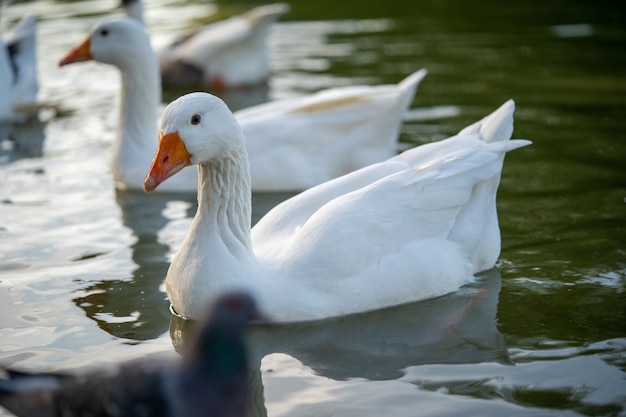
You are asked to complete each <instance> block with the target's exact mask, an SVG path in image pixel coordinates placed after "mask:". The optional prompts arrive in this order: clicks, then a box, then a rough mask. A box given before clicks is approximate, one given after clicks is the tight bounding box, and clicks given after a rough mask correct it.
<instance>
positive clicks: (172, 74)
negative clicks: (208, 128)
mask: <svg viewBox="0 0 626 417" xmlns="http://www.w3.org/2000/svg"><path fill="white" fill-rule="evenodd" d="M122 5H123V7H124V9H125V10H126V14H127V15H128V16H129V17H131V18H134V19H136V20H138V21H139V22H141V23H143V4H142V3H141V0H122ZM288 11H289V5H288V4H285V3H275V4H268V5H264V6H259V7H255V8H254V9H251V10H249V11H247V12H245V13H243V14H241V15H238V16H233V17H231V18H229V19H227V20H222V21H219V22H216V23H212V24H209V25H206V26H204V27H202V28H201V29H200V30H198V31H196V32H192V33H189V34H187V35H185V36H183V37H180V38H178V39H176V40H175V41H174V42H173V43H172V44H171V45H168V46H167V47H166V48H164V49H162V50H161V51H160V52H159V61H160V68H161V76H162V77H163V84H164V85H193V86H208V87H211V88H214V89H226V88H232V87H244V86H253V85H258V84H261V83H264V82H265V81H266V80H267V78H268V77H269V75H270V65H269V55H268V49H267V36H268V33H269V28H270V25H271V24H272V23H274V22H275V21H276V20H277V19H278V18H280V16H282V15H283V14H285V13H287V12H288Z"/></svg>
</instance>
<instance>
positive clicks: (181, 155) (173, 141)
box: [143, 132, 191, 193]
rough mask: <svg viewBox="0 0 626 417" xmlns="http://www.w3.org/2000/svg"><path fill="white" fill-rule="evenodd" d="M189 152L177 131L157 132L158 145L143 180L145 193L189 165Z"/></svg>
mask: <svg viewBox="0 0 626 417" xmlns="http://www.w3.org/2000/svg"><path fill="white" fill-rule="evenodd" d="M190 159H191V154H190V153H189V152H187V148H186V147H185V144H184V143H183V140H182V139H181V138H180V136H179V135H178V132H172V133H168V134H167V135H164V134H163V132H159V147H158V148H157V151H156V154H155V155H154V159H153V160H152V165H150V170H149V171H148V174H147V175H146V179H145V180H143V189H144V190H145V191H146V192H147V193H151V192H152V191H154V190H155V189H156V188H157V187H158V186H159V184H161V183H162V182H163V181H165V180H166V179H168V178H169V177H171V176H172V175H174V174H176V173H177V172H178V171H180V170H181V169H183V168H185V167H186V166H188V165H191V161H190Z"/></svg>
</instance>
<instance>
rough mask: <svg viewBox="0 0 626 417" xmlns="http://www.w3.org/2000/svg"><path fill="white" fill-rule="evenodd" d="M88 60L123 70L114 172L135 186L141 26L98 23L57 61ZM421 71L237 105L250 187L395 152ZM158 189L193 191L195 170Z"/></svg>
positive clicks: (149, 129) (152, 116)
mask: <svg viewBox="0 0 626 417" xmlns="http://www.w3.org/2000/svg"><path fill="white" fill-rule="evenodd" d="M103 31H104V32H103ZM103 33H106V35H103ZM91 59H93V60H96V61H99V62H103V63H107V64H111V65H114V66H116V67H117V68H118V69H119V70H120V72H121V76H122V107H121V110H120V126H119V128H118V132H117V136H116V138H115V142H114V146H113V174H114V177H115V180H116V184H117V187H118V188H120V189H141V188H142V186H143V184H142V181H143V177H144V176H145V172H146V170H147V169H148V167H149V165H150V162H151V156H152V154H153V152H154V150H155V148H156V146H157V111H158V107H159V105H160V102H161V87H160V81H159V70H158V64H157V58H156V56H155V54H154V52H153V50H152V47H151V46H150V40H149V38H148V35H147V33H146V32H145V30H144V28H143V26H141V25H140V24H139V23H137V22H136V21H134V20H132V19H129V18H121V19H120V18H118V19H110V20H107V21H104V22H102V23H100V24H98V25H97V26H96V27H95V28H94V29H93V30H92V32H91V34H90V36H89V37H88V38H87V39H86V40H85V41H84V42H83V43H82V44H80V45H79V46H77V47H76V48H74V49H73V50H72V51H70V52H69V53H68V54H67V55H66V57H64V58H63V59H62V60H61V63H60V65H66V64H70V63H74V62H80V61H85V60H91ZM425 75H426V71H425V70H420V71H417V72H415V73H413V74H411V75H409V76H408V77H406V78H405V79H404V80H403V81H402V82H400V83H399V84H397V85H396V84H392V85H381V86H349V87H341V88H334V89H328V90H324V91H321V92H319V93H316V94H312V95H310V96H306V97H299V98H293V99H285V100H277V101H274V102H270V103H265V104H261V105H258V106H254V107H250V108H248V109H244V110H240V111H237V112H236V113H235V116H236V118H237V120H238V121H239V123H240V124H241V126H242V128H243V130H244V134H245V136H246V146H247V148H248V153H249V161H250V169H251V172H252V190H253V191H294V190H302V189H305V188H308V187H311V186H313V185H316V184H319V183H321V182H324V181H328V180H329V179H331V178H334V177H337V176H339V175H343V174H345V173H347V172H350V171H352V170H354V169H357V168H360V167H362V166H366V165H368V164H371V163H373V162H378V161H381V160H384V159H386V158H388V157H390V156H392V155H394V154H395V152H396V148H397V141H398V136H399V132H400V126H401V124H402V119H403V115H404V112H405V111H406V110H407V108H408V107H409V106H410V105H411V103H412V101H413V97H414V94H415V90H416V88H417V85H418V84H419V82H420V81H421V80H422V79H423V78H424V76H425ZM159 190H160V191H166V192H172V191H174V192H196V190H197V174H196V172H195V170H192V169H187V170H184V171H182V172H181V173H180V174H179V175H177V176H176V177H175V178H173V179H172V183H170V182H169V181H168V182H167V183H165V184H163V188H162V189H161V187H159Z"/></svg>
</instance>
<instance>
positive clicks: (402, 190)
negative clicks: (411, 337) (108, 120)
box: [144, 93, 530, 322]
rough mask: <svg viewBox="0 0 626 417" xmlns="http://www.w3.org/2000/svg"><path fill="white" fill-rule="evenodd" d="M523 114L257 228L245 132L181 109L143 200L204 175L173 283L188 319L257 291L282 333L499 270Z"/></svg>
mask: <svg viewBox="0 0 626 417" xmlns="http://www.w3.org/2000/svg"><path fill="white" fill-rule="evenodd" d="M514 107H515V106H514V103H513V102H512V101H508V102H506V103H505V104H504V105H503V106H502V107H501V108H500V109H498V110H497V111H495V112H494V113H493V114H491V115H489V116H487V117H485V118H484V119H483V120H481V121H479V122H477V123H475V124H473V125H471V126H468V127H467V128H465V129H464V130H462V131H461V132H460V133H459V134H458V135H457V136H454V137H451V138H449V139H446V140H443V141H440V142H435V143H430V144H427V145H423V146H420V147H417V148H413V149H410V150H407V151H405V152H403V153H402V154H400V155H398V156H395V157H393V158H391V159H388V160H386V161H384V162H380V163H377V164H374V165H370V166H368V167H365V168H362V169H360V170H357V171H354V172H352V173H350V174H347V175H345V176H342V177H339V178H336V179H334V180H331V181H329V182H326V183H323V184H321V185H318V186H316V187H314V188H311V189H309V190H307V191H305V192H303V193H301V194H299V195H297V196H295V197H293V198H291V199H289V200H286V201H285V202H283V203H281V204H279V205H278V206H276V207H275V208H274V209H272V210H271V211H270V212H269V213H268V214H267V215H266V216H265V217H263V218H262V219H261V220H260V221H259V222H258V223H257V225H256V226H255V227H254V228H253V229H252V230H251V228H250V214H251V203H250V195H251V192H250V175H249V170H248V157H247V152H246V149H245V139H244V134H243V131H242V129H241V128H240V126H239V124H238V123H237V120H236V119H235V117H234V116H233V114H232V113H231V112H230V110H229V109H228V107H227V106H226V105H225V104H224V102H222V101H221V100H220V99H219V98H217V97H215V96H212V95H210V94H207V93H192V94H188V95H185V96H183V97H181V98H179V99H177V100H176V101H174V102H172V103H171V104H170V105H169V106H167V108H166V109H165V111H164V113H163V116H162V118H161V126H160V129H161V130H160V142H159V148H158V150H157V153H156V155H155V157H154V160H153V163H152V166H151V168H150V171H149V173H148V175H147V176H146V179H145V182H144V187H145V190H146V191H147V192H151V191H153V190H154V189H156V188H157V187H158V186H159V185H160V184H161V183H162V182H163V181H165V180H166V179H168V178H170V177H172V176H173V175H174V174H176V173H177V172H178V171H180V170H181V169H183V167H184V166H186V165H189V164H197V165H198V176H199V187H198V210H197V212H196V215H195V218H194V220H193V223H192V225H191V228H190V230H189V232H188V234H187V236H186V238H185V240H184V242H183V244H182V246H181V248H180V250H179V251H178V253H177V254H176V256H175V257H174V259H173V261H172V263H171V265H170V267H169V270H168V272H167V277H166V280H165V284H166V289H167V294H168V296H169V299H170V301H171V303H172V305H173V307H174V309H175V310H176V311H177V312H178V313H179V314H181V315H183V316H186V317H189V318H197V317H198V315H199V314H200V311H201V310H200V306H202V305H204V303H206V302H207V300H210V299H212V298H213V297H214V296H215V294H217V293H219V292H221V291H223V290H224V288H229V287H233V286H234V287H247V288H250V289H251V290H252V291H254V292H255V293H256V294H257V296H258V297H259V300H260V301H261V302H262V303H263V305H264V306H266V307H265V309H266V312H267V313H268V314H269V315H270V317H272V319H273V320H276V321H281V322H296V321H306V320H315V319H323V318H327V317H334V316H341V315H346V314H351V313H358V312H363V311H368V310H374V309H378V308H383V307H387V306H391V305H396V304H401V303H406V302H410V301H416V300H421V299H425V298H429V297H436V296H440V295H442V294H445V293H448V292H451V291H454V290H456V289H458V288H459V287H460V286H462V285H464V284H466V283H468V282H470V281H471V279H472V275H473V274H474V273H476V272H479V271H481V270H485V269H489V268H492V267H493V266H494V264H495V262H496V260H497V258H498V256H499V252H500V230H499V227H498V216H497V212H496V201H495V200H496V198H495V197H496V191H497V188H498V184H499V181H500V174H501V170H502V164H503V161H504V154H505V153H506V152H507V151H510V150H512V149H516V148H519V147H521V146H524V145H527V144H529V143H530V142H529V141H526V140H509V139H510V137H511V134H512V131H513V111H514Z"/></svg>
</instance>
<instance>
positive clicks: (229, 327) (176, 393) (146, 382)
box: [0, 293, 261, 417]
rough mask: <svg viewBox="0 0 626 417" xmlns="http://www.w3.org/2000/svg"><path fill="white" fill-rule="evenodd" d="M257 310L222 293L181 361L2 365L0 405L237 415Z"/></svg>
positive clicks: (133, 414) (98, 415) (99, 412)
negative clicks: (44, 367) (77, 367)
mask: <svg viewBox="0 0 626 417" xmlns="http://www.w3.org/2000/svg"><path fill="white" fill-rule="evenodd" d="M205 316H206V314H205ZM260 317H261V316H260V314H259V312H258V310H257V307H256V304H255V302H254V300H253V299H252V298H251V297H250V296H249V295H247V294H244V293H229V294H226V295H222V296H221V297H220V299H219V300H218V301H217V302H216V304H215V306H214V307H213V309H212V311H211V314H210V316H209V317H208V319H206V317H205V320H204V322H203V324H202V325H201V326H200V327H199V328H198V330H199V331H198V332H197V334H195V335H194V336H195V337H192V339H191V346H190V348H188V349H187V350H186V351H185V352H183V360H182V361H181V362H174V361H170V360H166V361H163V360H158V359H156V358H144V359H141V360H136V361H132V362H128V363H126V364H124V365H123V366H120V367H117V368H110V369H106V370H101V371H91V372H90V373H86V374H68V373H63V374H62V373H42V374H27V373H23V372H16V371H8V372H7V373H8V376H9V379H0V404H1V405H2V406H3V407H5V408H6V409H8V410H10V411H11V412H13V413H14V414H15V415H17V416H28V417H47V416H53V415H63V416H94V417H109V416H110V417H119V416H125V417H140V416H141V417H152V416H154V417H156V416H162V417H204V416H207V415H211V416H214V417H244V416H246V415H247V414H246V409H247V405H248V403H249V400H250V392H249V391H250V390H249V384H248V379H249V377H250V372H251V369H250V366H249V358H248V356H247V347H246V343H245V338H244V336H245V335H244V330H245V329H246V327H247V324H248V322H250V321H251V320H255V319H258V318H260ZM159 359H160V358H159Z"/></svg>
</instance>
